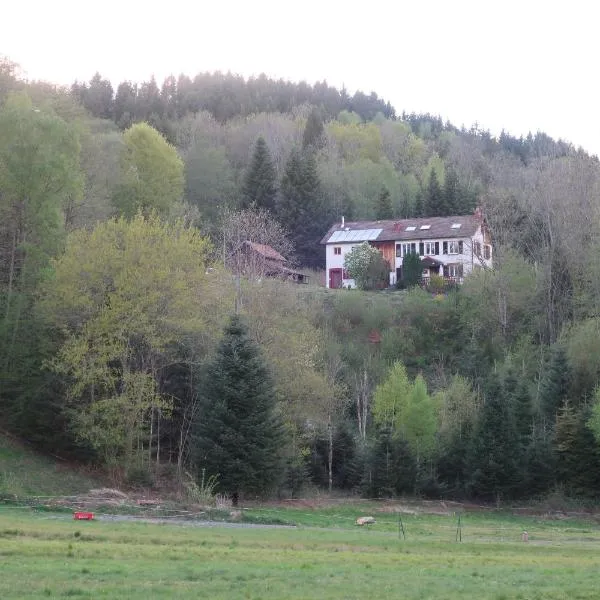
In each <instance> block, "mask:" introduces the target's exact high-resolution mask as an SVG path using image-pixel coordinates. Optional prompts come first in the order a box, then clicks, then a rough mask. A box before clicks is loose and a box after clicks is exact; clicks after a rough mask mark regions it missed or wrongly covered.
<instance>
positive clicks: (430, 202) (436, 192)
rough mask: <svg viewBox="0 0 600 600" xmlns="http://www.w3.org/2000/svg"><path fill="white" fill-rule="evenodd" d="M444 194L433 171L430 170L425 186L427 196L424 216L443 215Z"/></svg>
mask: <svg viewBox="0 0 600 600" xmlns="http://www.w3.org/2000/svg"><path fill="white" fill-rule="evenodd" d="M443 203H444V194H443V191H442V187H441V186H440V182H439V181H438V177H437V174H436V172H435V169H431V173H430V175H429V185H428V186H427V196H426V198H425V207H424V213H425V214H424V216H425V217H441V216H443V215H444V206H443Z"/></svg>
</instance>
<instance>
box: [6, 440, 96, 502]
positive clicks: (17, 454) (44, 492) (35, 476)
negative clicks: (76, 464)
mask: <svg viewBox="0 0 600 600" xmlns="http://www.w3.org/2000/svg"><path fill="white" fill-rule="evenodd" d="M93 487H98V483H97V482H95V481H94V480H93V479H92V478H90V477H86V476H84V475H82V474H81V473H79V472H78V471H76V470H75V469H73V467H72V465H68V464H65V463H62V462H61V461H59V460H53V459H50V458H47V457H44V456H40V455H38V454H36V453H35V452H33V451H32V450H30V449H29V448H26V447H24V446H23V445H22V444H20V443H19V442H17V441H15V440H13V439H11V438H9V437H8V436H6V435H4V434H2V433H0V498H1V497H3V496H5V497H6V496H8V497H14V496H16V497H17V498H24V497H27V496H59V495H60V496H64V495H70V494H77V493H80V492H87V491H88V490H89V489H90V488H93Z"/></svg>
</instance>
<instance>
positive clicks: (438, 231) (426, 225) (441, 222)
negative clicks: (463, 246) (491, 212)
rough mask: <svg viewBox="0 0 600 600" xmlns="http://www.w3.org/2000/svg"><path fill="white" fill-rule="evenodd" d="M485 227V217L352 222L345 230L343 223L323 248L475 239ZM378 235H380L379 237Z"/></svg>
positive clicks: (332, 233) (328, 236)
mask: <svg viewBox="0 0 600 600" xmlns="http://www.w3.org/2000/svg"><path fill="white" fill-rule="evenodd" d="M481 224H482V219H481V217H479V216H476V215H459V216H453V217H429V218H420V219H396V220H389V221H352V222H346V223H344V226H343V227H342V224H341V223H336V224H335V225H333V226H332V227H331V228H330V229H329V231H328V232H327V234H326V235H325V237H323V239H322V240H321V244H333V243H341V242H365V241H377V242H388V241H409V240H410V241H419V240H431V239H441V238H448V239H451V238H465V237H472V236H473V235H474V234H475V232H476V231H477V228H478V227H479V226H480V225H481ZM413 228H414V229H413ZM375 232H377V234H376V235H375ZM373 236H374V237H373Z"/></svg>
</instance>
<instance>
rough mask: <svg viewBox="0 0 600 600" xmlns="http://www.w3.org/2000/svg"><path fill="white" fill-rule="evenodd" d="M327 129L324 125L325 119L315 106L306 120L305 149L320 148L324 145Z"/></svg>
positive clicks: (303, 142)
mask: <svg viewBox="0 0 600 600" xmlns="http://www.w3.org/2000/svg"><path fill="white" fill-rule="evenodd" d="M324 134H325V129H324V127H323V119H322V118H321V114H320V112H319V111H318V110H317V109H316V108H313V109H312V110H311V111H310V114H309V115H308V119H307V120H306V126H305V127H304V133H303V135H302V149H303V150H308V149H312V150H318V149H319V148H321V147H322V146H323V141H324Z"/></svg>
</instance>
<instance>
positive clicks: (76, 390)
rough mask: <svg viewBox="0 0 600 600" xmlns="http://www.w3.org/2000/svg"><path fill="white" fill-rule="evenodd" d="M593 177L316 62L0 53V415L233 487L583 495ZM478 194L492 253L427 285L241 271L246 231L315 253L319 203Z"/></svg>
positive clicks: (437, 210) (594, 345) (599, 346)
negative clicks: (166, 62) (447, 279)
mask: <svg viewBox="0 0 600 600" xmlns="http://www.w3.org/2000/svg"><path fill="white" fill-rule="evenodd" d="M599 184H600V165H599V164H598V160H597V158H596V157H591V156H589V155H588V154H586V153H585V152H584V151H582V150H578V149H575V148H574V147H573V146H571V145H570V144H568V143H565V142H562V141H555V140H553V139H551V138H549V137H548V136H546V135H545V134H543V133H536V134H534V135H528V136H527V137H523V138H515V137H513V136H510V135H507V134H504V133H503V134H502V135H500V136H499V137H498V138H495V137H493V136H491V135H490V134H489V133H488V132H487V131H485V130H484V129H479V128H475V127H474V128H471V129H469V130H465V129H464V128H460V129H459V128H457V127H455V126H453V125H452V124H450V123H444V122H442V120H441V119H439V118H437V117H434V116H431V115H416V114H411V115H406V114H403V115H401V116H400V115H398V114H396V112H395V110H394V108H393V107H391V106H390V104H389V103H388V102H386V101H385V100H383V99H381V98H379V97H378V96H377V95H376V94H374V93H371V94H363V93H361V92H357V93H355V94H354V95H352V96H350V95H349V94H347V93H346V91H345V90H337V89H335V88H332V87H330V86H328V85H327V84H326V83H325V82H323V83H320V84H315V85H313V86H310V85H307V84H305V83H300V84H295V83H289V82H283V81H273V80H270V79H268V78H267V77H264V76H261V77H259V78H257V79H252V80H248V81H246V80H244V79H242V78H240V77H237V76H233V75H230V74H227V75H223V74H219V73H214V74H206V73H205V74H199V75H198V76H196V77H194V78H193V79H192V78H189V77H186V76H180V77H178V78H173V77H170V78H168V79H167V80H165V81H164V82H163V83H162V85H160V87H159V84H158V83H157V82H156V81H154V80H151V81H149V82H142V83H132V82H122V83H120V84H119V85H118V86H117V89H116V91H115V90H113V88H112V86H111V84H110V82H109V81H107V80H105V79H103V78H102V76H101V75H96V76H95V77H94V78H93V79H92V80H91V81H90V82H88V83H74V84H73V86H72V88H71V89H62V88H58V87H56V86H53V85H51V84H47V83H40V82H24V81H22V80H21V79H19V76H18V69H17V67H16V66H15V65H13V64H11V63H10V62H9V61H6V60H5V61H3V62H0V421H1V423H2V425H3V426H4V427H6V428H8V429H10V430H11V431H13V432H14V433H16V434H18V435H20V436H22V437H24V438H26V439H28V440H29V441H31V442H33V443H35V444H36V445H38V446H39V447H40V448H42V449H43V448H46V449H50V448H51V449H52V450H53V451H54V452H61V453H63V454H69V455H71V456H73V457H76V458H78V459H79V460H81V461H91V462H93V463H95V464H98V465H101V466H103V467H105V468H106V469H107V470H109V471H110V472H111V473H112V474H113V475H114V477H115V478H120V479H125V480H127V481H130V482H137V483H151V482H152V481H153V480H154V478H156V477H157V476H158V475H164V474H165V473H170V474H171V475H172V476H173V477H174V478H175V479H176V478H179V479H181V478H184V477H187V475H186V472H188V473H191V474H192V475H194V476H196V475H197V476H198V477H201V474H202V473H203V469H204V474H205V475H206V476H207V477H208V476H218V479H217V481H220V482H221V486H222V487H221V489H222V490H223V491H224V492H226V493H230V494H232V495H234V496H235V498H236V499H237V497H244V495H246V496H249V495H252V494H268V493H271V492H277V493H280V494H299V493H302V490H303V489H306V488H308V487H311V486H318V487H322V488H331V489H333V488H336V489H343V490H348V491H350V490H352V491H360V492H361V493H363V494H365V495H389V494H401V493H409V494H414V493H418V494H424V495H431V496H445V497H450V496H451V497H469V498H478V499H484V500H496V499H502V498H505V499H511V498H530V497H537V496H542V495H544V494H548V493H551V492H555V491H556V490H559V491H561V492H563V493H565V494H568V495H585V496H597V495H598V493H599V492H600V445H599V444H600V391H599V390H600V388H598V387H597V386H598V383H599V378H600V336H599V335H598V332H599V331H600V318H599V317H598V314H599V309H600V306H599V305H600V283H598V282H599V281H600V267H599V266H598V261H597V260H596V257H597V256H598V251H599V250H600V248H599V247H598V246H599V243H600V242H599V240H600V235H599V234H600V203H599V199H600V196H599V192H600V187H599ZM476 206H481V207H482V209H483V213H484V215H485V217H486V219H487V222H488V224H489V227H490V231H491V235H492V239H493V243H494V257H495V264H494V270H493V271H482V272H480V273H478V274H476V275H473V276H471V277H470V278H469V279H468V280H467V281H466V282H465V284H464V286H462V287H461V288H460V289H457V290H452V291H450V292H448V293H447V294H446V295H443V296H439V295H438V296H432V295H430V294H428V293H426V292H424V291H422V290H420V289H411V290H408V291H402V292H389V291H388V292H373V293H368V292H358V291H344V290H325V289H324V288H321V287H319V286H318V285H309V286H298V285H294V284H291V283H289V282H284V281H280V280H277V279H269V278H265V277H264V276H263V275H264V273H258V272H254V273H248V272H247V271H245V272H244V275H245V276H244V277H240V276H239V274H240V270H239V265H238V264H237V263H236V260H235V256H237V254H236V252H237V251H238V249H239V247H240V243H242V242H244V241H245V240H247V239H252V240H253V241H255V242H257V243H261V244H269V245H271V246H273V247H274V248H275V249H276V250H278V251H279V252H281V253H282V254H283V255H284V256H286V257H287V258H289V259H290V260H291V261H292V264H294V265H295V266H296V268H299V269H305V268H311V269H319V268H321V267H322V266H323V264H324V251H323V249H322V247H320V245H319V240H320V239H321V237H322V236H323V234H324V233H325V232H326V231H327V230H328V228H329V227H330V225H331V223H332V222H334V221H337V220H339V219H340V218H341V216H342V215H343V216H345V217H346V219H377V218H381V219H390V218H403V217H409V216H438V215H439V216H443V215H451V214H466V213H469V212H472V211H473V210H474V208H475V207H476ZM232 257H234V258H232ZM312 281H313V282H314V283H318V281H319V276H318V274H315V273H313V277H312ZM235 311H237V312H238V313H239V315H240V316H239V317H235V318H233V320H232V318H231V316H232V313H234V312H235ZM248 424H254V425H253V426H252V427H250V426H248ZM219 432H221V433H219ZM232 440H234V443H232ZM244 444H246V446H244ZM211 448H215V449H216V450H215V451H214V452H212V451H211ZM240 448H241V449H242V451H243V452H244V456H246V457H247V461H246V462H245V464H244V467H243V468H240V461H239V460H238V458H236V456H235V453H236V452H237V451H238V450H239V449H240ZM250 448H252V452H250V451H249V449H250ZM218 465H227V467H224V466H222V467H221V469H220V470H221V471H223V472H215V471H217V470H219V466H218ZM207 470H208V472H206V471H207ZM217 485H218V484H217Z"/></svg>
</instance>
